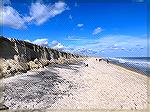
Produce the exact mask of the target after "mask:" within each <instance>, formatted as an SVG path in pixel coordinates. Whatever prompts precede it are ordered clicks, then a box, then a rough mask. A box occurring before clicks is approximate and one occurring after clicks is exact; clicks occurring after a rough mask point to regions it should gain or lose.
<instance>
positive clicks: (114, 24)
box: [0, 0, 147, 57]
mask: <svg viewBox="0 0 150 112" xmlns="http://www.w3.org/2000/svg"><path fill="white" fill-rule="evenodd" d="M101 1H102V0H99V1H98V0H97V2H96V1H95V2H94V1H93V2H92V1H91V0H89V2H83V0H76V1H75V0H72V1H71V2H69V1H68V0H67V1H65V0H64V1H54V0H53V1H52V0H43V1H42V0H37V1H36V0H28V2H23V1H22V2H19V1H18V0H13V1H12V0H5V2H4V3H3V4H2V6H1V7H0V8H1V11H2V13H1V17H2V18H1V19H2V20H1V21H0V24H1V27H2V28H3V32H2V35H3V36H5V37H8V38H16V39H20V40H25V41H29V42H32V43H34V44H38V45H43V46H49V47H52V48H55V49H59V50H64V51H67V52H71V53H81V54H85V55H92V56H102V57H124V56H130V57H132V56H134V57H135V56H147V5H146V3H145V2H143V1H142V0H126V1H132V2H101ZM106 1H107V0H106ZM109 1H110V0H109ZM124 1H125V0H124ZM133 1H136V2H133ZM2 9H3V10H2Z"/></svg>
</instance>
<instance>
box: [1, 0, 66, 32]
mask: <svg viewBox="0 0 150 112" xmlns="http://www.w3.org/2000/svg"><path fill="white" fill-rule="evenodd" d="M1 4H2V7H0V12H1V13H0V24H2V25H6V26H9V27H11V28H14V29H23V28H26V24H27V23H32V22H33V23H35V24H37V25H41V24H43V23H44V22H46V21H47V20H48V19H49V18H52V17H55V16H56V15H59V14H61V13H62V12H63V11H65V10H67V9H68V7H67V4H66V3H64V2H62V1H59V2H56V3H55V4H53V5H51V4H48V5H46V4H44V3H40V2H36V3H32V4H31V7H30V9H29V10H30V12H29V16H22V15H21V14H19V12H18V11H17V10H15V9H14V8H13V7H11V6H10V4H11V3H10V1H9V0H6V1H5V2H2V3H1Z"/></svg>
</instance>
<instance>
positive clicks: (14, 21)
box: [0, 6, 26, 29]
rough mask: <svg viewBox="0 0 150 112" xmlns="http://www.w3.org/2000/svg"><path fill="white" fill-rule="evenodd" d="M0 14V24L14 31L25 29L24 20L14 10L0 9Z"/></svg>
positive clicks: (10, 8) (7, 7)
mask: <svg viewBox="0 0 150 112" xmlns="http://www.w3.org/2000/svg"><path fill="white" fill-rule="evenodd" d="M0 12H1V14H0V16H1V17H0V24H3V25H7V26H10V27H11V28H15V29H23V28H26V25H25V21H24V19H23V18H22V17H21V15H20V14H19V13H18V12H17V11H16V10H15V9H14V8H12V7H10V6H5V7H2V8H0Z"/></svg>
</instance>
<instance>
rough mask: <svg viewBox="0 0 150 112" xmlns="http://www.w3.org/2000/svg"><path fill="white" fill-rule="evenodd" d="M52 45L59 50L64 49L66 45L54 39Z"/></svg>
mask: <svg viewBox="0 0 150 112" xmlns="http://www.w3.org/2000/svg"><path fill="white" fill-rule="evenodd" d="M51 47H52V48H54V49H58V50H63V49H64V48H65V47H64V46H63V45H62V44H61V43H60V42H58V41H57V40H54V41H52V43H51Z"/></svg>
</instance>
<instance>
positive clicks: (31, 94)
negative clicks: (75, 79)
mask: <svg viewBox="0 0 150 112" xmlns="http://www.w3.org/2000/svg"><path fill="white" fill-rule="evenodd" d="M57 67H62V68H68V69H71V70H73V71H75V70H77V68H75V67H72V66H71V67H69V65H68V66H67V65H63V66H61V65H59V66H57ZM54 68H55V67H48V69H46V70H44V71H40V72H36V74H28V73H26V74H24V75H21V76H19V77H17V79H15V81H13V80H12V81H10V82H6V83H5V84H4V94H3V95H4V102H5V103H4V104H5V105H7V106H8V107H9V108H10V109H18V108H19V109H39V108H40V109H43V108H48V107H51V105H52V104H54V103H55V102H56V101H57V100H58V99H61V98H63V95H68V96H69V95H71V93H70V92H69V91H70V89H73V87H74V86H75V85H74V84H73V83H72V82H70V81H67V80H66V79H64V78H62V77H60V76H59V75H58V73H57V71H56V70H54ZM27 74H28V75H27Z"/></svg>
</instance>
